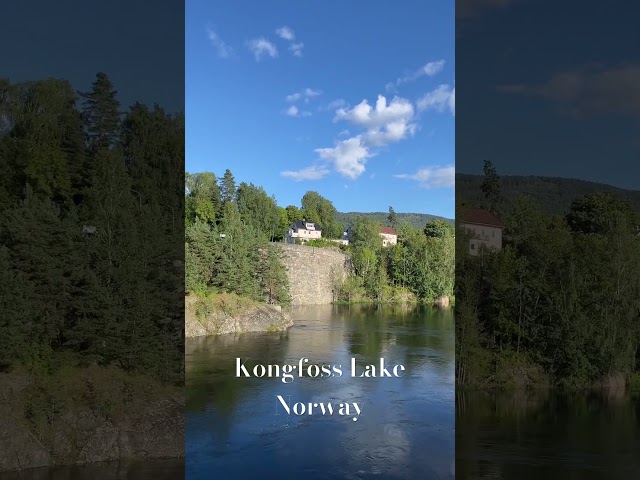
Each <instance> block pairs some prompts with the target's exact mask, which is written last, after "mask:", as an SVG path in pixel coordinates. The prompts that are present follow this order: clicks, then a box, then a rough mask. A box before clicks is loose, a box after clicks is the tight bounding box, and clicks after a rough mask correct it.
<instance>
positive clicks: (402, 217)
mask: <svg viewBox="0 0 640 480" xmlns="http://www.w3.org/2000/svg"><path fill="white" fill-rule="evenodd" d="M396 217H397V221H398V223H402V222H407V223H408V224H409V225H411V226H412V227H415V228H419V229H423V228H424V226H425V225H426V224H427V223H428V222H433V221H434V220H442V221H445V222H450V223H452V224H453V220H452V219H449V218H444V217H439V216H437V215H429V214H428V213H396ZM358 218H368V219H370V220H372V221H374V222H376V223H380V224H382V225H389V214H388V213H384V212H338V213H337V214H336V220H337V221H338V223H340V224H342V225H344V227H345V228H348V227H350V226H351V225H353V224H354V223H355V221H356V219H358Z"/></svg>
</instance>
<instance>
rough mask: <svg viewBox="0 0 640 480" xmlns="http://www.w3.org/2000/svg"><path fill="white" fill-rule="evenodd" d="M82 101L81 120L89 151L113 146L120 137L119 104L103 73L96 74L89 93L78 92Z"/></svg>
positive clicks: (114, 91) (115, 92) (109, 82)
mask: <svg viewBox="0 0 640 480" xmlns="http://www.w3.org/2000/svg"><path fill="white" fill-rule="evenodd" d="M79 93H80V96H81V97H82V99H83V111H82V118H83V120H84V123H85V129H86V135H87V141H88V145H89V149H90V151H92V152H95V151H96V150H98V149H101V148H109V147H112V146H114V145H115V144H116V143H117V141H118V139H119V135H120V126H121V121H120V111H119V108H120V103H119V102H118V99H117V93H118V92H117V91H116V90H114V87H113V84H112V83H111V80H110V79H109V77H108V76H107V74H106V73H104V72H98V74H97V75H96V80H95V81H94V82H93V84H92V86H91V90H90V91H89V92H79Z"/></svg>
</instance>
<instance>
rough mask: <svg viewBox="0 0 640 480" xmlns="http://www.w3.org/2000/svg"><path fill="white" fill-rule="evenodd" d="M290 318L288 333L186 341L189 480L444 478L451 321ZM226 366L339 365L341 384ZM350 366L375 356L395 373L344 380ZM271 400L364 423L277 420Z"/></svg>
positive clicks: (450, 420)
mask: <svg viewBox="0 0 640 480" xmlns="http://www.w3.org/2000/svg"><path fill="white" fill-rule="evenodd" d="M294 320H295V326H294V327H292V328H290V329H289V330H288V331H287V332H286V333H279V334H268V333H264V334H244V335H239V336H233V335H225V336H217V337H209V338H203V339H194V340H190V341H188V342H187V351H186V369H187V416H186V429H187V440H186V442H187V445H186V454H187V478H189V479H197V478H210V477H211V476H215V477H217V478H265V479H268V478H278V479H283V478H301V477H303V476H304V478H305V479H307V480H311V479H315V478H318V479H320V478H323V479H332V478H335V479H338V478H340V479H349V478H354V479H365V478H377V479H380V478H384V479H387V478H388V479H394V478H397V479H405V478H406V479H408V478H421V479H430V478H434V479H435V478H453V473H452V465H453V458H454V450H453V449H454V432H453V427H454V408H453V403H454V392H453V381H454V369H453V359H454V339H453V335H454V334H453V317H452V315H451V312H449V311H440V310H430V309H407V308H404V309H402V308H388V307H380V306H314V307H300V308H298V309H296V310H295V311H294ZM236 357H242V358H249V361H247V363H246V365H247V367H248V368H249V367H250V366H252V365H254V364H255V363H262V364H270V363H271V364H278V365H282V364H284V363H297V362H298V361H299V359H300V358H303V357H306V358H308V359H309V361H310V363H331V364H338V365H341V366H342V371H343V376H342V377H333V378H315V379H313V378H308V377H307V378H298V377H297V376H296V378H295V380H294V381H293V382H292V383H290V384H284V383H282V382H281V381H280V380H279V379H274V378H272V379H260V378H241V379H237V378H235V376H234V375H235V358H236ZM352 357H353V358H355V359H356V362H357V363H358V364H359V365H364V364H365V363H371V364H377V363H378V362H379V359H380V357H384V358H385V361H386V363H387V365H390V366H392V365H395V364H403V365H404V366H405V368H406V371H405V376H404V377H402V378H350V377H349V375H350V373H351V372H350V359H351V358H352ZM294 373H295V372H294ZM276 395H282V396H283V397H285V398H286V396H287V395H291V396H292V401H293V402H296V401H301V402H327V401H330V400H331V399H333V401H334V402H335V403H339V402H357V403H358V404H359V405H362V414H361V415H360V417H359V418H358V420H357V421H356V422H354V421H352V419H351V417H349V418H347V417H340V416H338V415H334V416H319V415H313V416H308V415H304V416H299V417H298V416H288V415H286V414H284V413H283V412H282V409H280V414H279V415H275V413H276ZM285 472H291V473H290V475H291V476H290V477H287V473H285Z"/></svg>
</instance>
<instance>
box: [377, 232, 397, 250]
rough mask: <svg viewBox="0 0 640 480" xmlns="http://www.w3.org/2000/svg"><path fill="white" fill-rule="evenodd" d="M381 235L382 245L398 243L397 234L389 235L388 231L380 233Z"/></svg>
mask: <svg viewBox="0 0 640 480" xmlns="http://www.w3.org/2000/svg"><path fill="white" fill-rule="evenodd" d="M380 236H381V237H382V246H383V247H387V246H389V245H396V244H397V243H398V236H397V235H391V234H390V233H380Z"/></svg>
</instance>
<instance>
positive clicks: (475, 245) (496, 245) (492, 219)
mask: <svg viewBox="0 0 640 480" xmlns="http://www.w3.org/2000/svg"><path fill="white" fill-rule="evenodd" d="M460 226H461V227H462V228H464V229H465V230H466V231H467V232H468V233H469V234H470V235H471V239H470V240H469V254H471V255H478V253H479V252H480V250H481V249H482V248H486V249H488V250H501V249H502V232H503V230H504V224H503V223H502V222H501V221H500V219H499V218H498V217H496V216H495V215H494V214H493V213H491V212H489V211H488V210H483V209H481V208H469V209H466V210H464V211H463V212H462V218H461V219H460Z"/></svg>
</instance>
